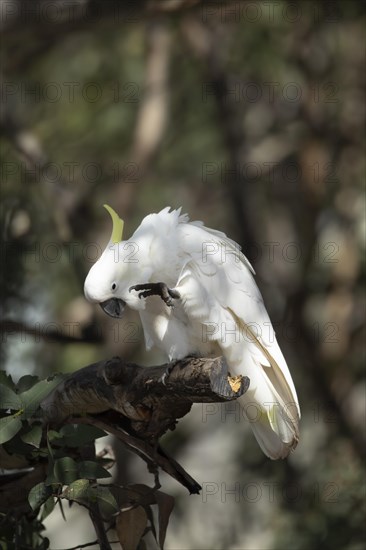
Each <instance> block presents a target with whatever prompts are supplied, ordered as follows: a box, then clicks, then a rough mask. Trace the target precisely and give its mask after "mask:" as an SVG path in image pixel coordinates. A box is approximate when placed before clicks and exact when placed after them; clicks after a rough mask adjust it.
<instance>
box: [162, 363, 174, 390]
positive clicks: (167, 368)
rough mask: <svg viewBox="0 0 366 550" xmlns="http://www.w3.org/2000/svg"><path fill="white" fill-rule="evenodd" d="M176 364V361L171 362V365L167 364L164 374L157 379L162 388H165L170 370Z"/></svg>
mask: <svg viewBox="0 0 366 550" xmlns="http://www.w3.org/2000/svg"><path fill="white" fill-rule="evenodd" d="M177 362H178V361H173V362H172V363H169V365H168V366H167V367H166V369H165V372H164V374H163V375H162V376H161V377H160V378H159V382H161V383H162V384H163V385H164V386H166V383H167V381H168V378H169V376H170V375H171V373H172V370H173V369H174V367H175V365H176V364H177Z"/></svg>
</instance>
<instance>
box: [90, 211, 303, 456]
mask: <svg viewBox="0 0 366 550" xmlns="http://www.w3.org/2000/svg"><path fill="white" fill-rule="evenodd" d="M116 216H117V215H116V214H115V213H113V214H112V217H114V223H115V222H116V218H115V217H116ZM113 240H119V239H112V240H111V241H110V243H109V245H108V246H107V248H106V250H105V251H104V253H103V254H102V256H101V258H100V259H99V260H98V261H97V262H96V264H94V266H93V267H92V268H91V270H90V272H89V274H88V276H87V279H86V281H85V295H86V297H87V298H88V299H89V300H91V301H93V302H98V303H101V304H102V305H103V304H104V305H105V304H106V303H108V304H109V307H110V303H111V302H114V303H115V304H116V303H117V301H119V303H120V304H122V303H123V302H125V304H126V305H127V306H128V307H130V308H132V309H136V310H138V312H139V315H140V318H141V322H142V326H143V329H144V335H145V341H146V345H147V348H151V347H152V346H157V347H158V348H160V349H161V350H163V351H164V352H165V353H166V355H167V356H168V358H169V359H170V360H171V359H180V358H182V357H185V356H187V355H191V354H199V355H202V356H208V355H221V354H222V355H224V357H225V359H226V362H227V364H228V366H229V370H230V372H231V374H232V375H234V374H235V375H236V374H245V375H246V376H248V377H249V379H250V387H249V390H248V391H247V393H246V394H245V395H244V396H243V397H241V398H240V402H241V405H242V406H243V407H244V411H247V412H249V411H250V416H251V418H250V421H251V427H252V429H253V432H254V435H255V437H256V439H257V441H258V443H259V445H260V446H261V448H262V450H263V452H264V453H265V454H266V455H267V456H269V457H270V458H272V459H276V458H284V457H286V456H287V455H288V453H289V452H290V450H291V449H294V448H295V447H296V444H297V442H298V438H299V431H298V423H299V417H300V409H299V404H298V400H297V395H296V390H295V387H294V384H293V381H292V378H291V375H290V372H289V369H288V367H287V364H286V361H285V359H284V357H283V355H282V352H281V350H280V348H279V345H278V343H277V340H276V337H275V334H274V331H273V328H272V325H271V322H270V319H269V316H268V313H267V311H266V309H265V306H264V304H263V300H262V296H261V294H260V292H259V290H258V287H257V285H256V283H255V281H254V278H253V274H254V271H253V269H252V267H251V265H250V263H249V262H248V260H247V259H246V258H245V256H244V255H243V254H242V253H241V252H240V249H239V246H238V245H237V244H236V243H235V242H234V241H232V240H231V239H229V238H228V237H227V236H226V235H225V234H224V233H222V232H220V231H216V230H213V229H209V228H207V227H204V225H203V224H202V223H201V222H190V221H189V219H188V216H187V215H180V210H173V211H170V208H169V207H167V208H164V209H163V210H162V211H161V212H159V213H158V214H150V215H148V216H146V218H144V220H143V221H142V223H141V225H140V226H139V227H138V228H137V230H136V231H135V233H134V234H133V235H132V237H131V238H130V239H129V240H127V241H120V242H112V241H113ZM160 281H163V282H164V283H166V285H167V286H168V287H169V288H170V289H173V291H177V292H178V293H179V295H180V298H178V299H175V300H174V307H173V308H172V307H168V306H167V305H166V304H165V303H164V302H163V300H162V299H161V298H160V297H158V296H151V297H147V298H143V299H139V297H138V293H137V292H136V291H133V290H132V291H130V290H129V289H130V287H131V286H133V285H137V284H145V283H157V282H160ZM117 299H118V300H117ZM121 300H123V302H121ZM105 310H106V311H107V312H108V313H110V314H112V315H114V314H115V313H111V312H110V310H108V309H107V308H106V309H105ZM120 315H121V311H120V310H118V312H117V313H116V314H115V316H120ZM253 411H254V412H255V414H254V418H253Z"/></svg>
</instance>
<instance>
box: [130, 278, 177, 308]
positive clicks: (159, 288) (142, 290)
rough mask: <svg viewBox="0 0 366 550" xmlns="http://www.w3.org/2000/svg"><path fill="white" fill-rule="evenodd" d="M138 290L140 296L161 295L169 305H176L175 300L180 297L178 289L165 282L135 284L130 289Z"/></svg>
mask: <svg viewBox="0 0 366 550" xmlns="http://www.w3.org/2000/svg"><path fill="white" fill-rule="evenodd" d="M132 290H136V292H138V297H139V298H140V299H141V298H147V297H148V296H160V298H161V299H162V300H163V302H164V303H165V304H166V305H167V306H168V307H174V302H173V300H176V299H178V298H180V294H179V292H178V291H176V290H173V289H171V288H169V287H168V286H167V285H166V284H165V283H147V284H143V285H134V286H131V287H130V288H129V291H130V292H131V291H132Z"/></svg>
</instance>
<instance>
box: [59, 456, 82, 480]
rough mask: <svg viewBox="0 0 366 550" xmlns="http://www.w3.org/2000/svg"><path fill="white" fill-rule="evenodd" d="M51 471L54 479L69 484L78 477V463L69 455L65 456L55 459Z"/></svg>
mask: <svg viewBox="0 0 366 550" xmlns="http://www.w3.org/2000/svg"><path fill="white" fill-rule="evenodd" d="M53 471H54V474H55V477H56V480H57V481H59V482H60V483H62V484H63V485H69V484H70V483H72V482H73V481H75V480H76V479H78V465H77V463H76V462H75V460H74V459H73V458H71V457H70V456H65V457H63V458H59V459H58V460H56V461H55V466H54V469H53Z"/></svg>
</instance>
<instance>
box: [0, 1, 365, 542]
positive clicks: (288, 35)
mask: <svg viewBox="0 0 366 550" xmlns="http://www.w3.org/2000/svg"><path fill="white" fill-rule="evenodd" d="M0 8H1V17H2V29H3V57H2V67H3V75H2V100H3V101H2V104H3V108H2V118H1V158H2V169H1V178H2V188H1V193H2V207H1V232H2V245H1V255H2V272H1V298H2V305H1V327H2V344H3V345H2V352H1V353H2V355H1V358H2V364H3V367H2V368H6V370H7V371H8V372H9V373H11V374H12V376H13V377H14V378H15V379H17V378H18V377H19V376H21V375H23V374H26V373H30V374H32V373H36V374H38V375H39V376H42V377H45V376H47V375H49V374H50V373H52V372H56V371H63V372H69V371H73V370H76V369H78V368H80V367H82V366H84V365H86V364H88V363H90V362H93V361H96V360H99V359H102V358H107V357H110V356H112V355H116V354H119V355H121V356H123V357H124V358H128V359H131V360H133V361H135V362H138V363H141V364H158V363H159V361H161V360H162V357H160V356H158V355H157V354H154V353H148V354H147V353H146V352H145V351H144V343H143V338H142V336H143V335H142V329H141V327H140V326H139V325H138V322H137V318H136V317H135V316H134V315H133V314H132V313H130V314H128V316H126V319H125V320H124V322H118V323H116V322H115V321H113V320H111V319H109V318H107V317H106V316H105V314H103V313H102V311H99V308H95V307H92V306H91V305H90V304H88V303H87V302H86V301H85V299H84V297H83V281H84V279H85V276H86V274H87V272H88V270H89V268H90V266H91V265H92V263H93V262H94V261H95V260H96V259H97V257H98V256H99V254H100V253H101V251H102V250H103V249H104V247H105V245H106V243H107V241H108V237H109V234H110V233H109V232H110V220H109V217H108V216H107V215H106V212H105V211H104V210H103V209H102V208H101V205H102V204H103V203H108V204H110V205H112V206H113V208H114V209H115V210H116V211H117V212H119V214H120V215H121V217H122V218H124V220H125V234H126V236H130V235H131V234H132V232H133V230H134V229H135V228H136V227H137V225H138V224H139V223H140V221H141V219H142V217H144V216H145V215H146V214H148V213H150V212H154V211H158V210H160V209H162V208H163V207H165V206H167V205H171V206H172V207H179V206H182V207H183V211H185V212H188V213H189V215H190V217H191V219H201V220H203V221H204V222H205V224H206V225H207V226H209V227H214V228H217V229H221V230H223V231H225V232H226V233H227V234H228V235H229V236H231V237H232V238H234V239H235V240H237V241H238V242H239V244H240V245H241V246H242V248H243V250H244V252H245V254H246V255H247V256H248V258H249V260H250V261H251V262H252V264H253V265H254V267H255V270H256V273H257V283H258V285H259V287H260V289H261V291H262V293H263V296H264V300H265V303H266V305H267V309H268V310H269V313H270V316H271V319H272V321H273V324H274V327H275V330H276V333H277V337H278V339H279V342H280V345H281V347H282V348H283V351H284V354H285V356H286V357H287V359H288V363H289V366H290V370H291V372H292V375H293V378H294V381H295V385H296V387H297V389H298V394H299V399H300V404H301V407H302V422H301V439H300V443H299V445H298V448H297V449H296V451H295V453H293V454H292V455H291V456H290V457H289V459H288V460H286V461H281V462H278V461H276V462H272V461H270V460H268V459H267V458H265V457H264V455H263V454H262V453H261V451H260V449H259V447H258V445H257V444H256V442H255V440H254V437H253V436H252V434H251V430H250V426H249V424H248V421H246V420H245V419H244V418H243V417H242V416H241V414H240V411H238V410H237V409H235V408H233V406H232V405H231V404H230V406H229V404H228V405H226V406H222V407H212V405H210V407H208V406H206V407H205V406H203V405H202V406H198V405H197V406H195V407H194V408H193V410H192V412H191V414H190V415H188V416H187V417H186V418H185V419H183V420H182V422H181V423H180V424H179V426H178V428H177V430H176V431H175V432H174V433H172V434H171V435H169V436H168V437H166V441H165V444H166V446H167V447H168V448H169V449H170V450H171V452H173V454H174V456H175V458H176V459H177V460H179V461H180V463H181V464H183V465H184V467H185V468H186V469H187V470H188V471H189V472H190V474H191V475H193V476H194V477H195V478H196V479H197V480H198V481H199V482H200V483H201V484H202V486H203V491H202V495H201V496H188V495H187V494H186V492H185V491H184V489H183V488H181V487H180V486H178V484H177V483H175V482H174V481H173V480H170V479H168V478H167V477H164V476H162V480H163V488H164V490H166V491H167V492H169V493H170V494H172V495H174V496H175V497H176V499H177V505H176V508H175V510H174V517H173V519H172V521H171V523H170V526H169V530H168V537H167V544H166V546H167V548H169V549H172V550H173V549H177V550H178V549H181V548H195V549H208V548H210V549H214V548H216V549H228V548H232V549H241V550H244V549H256V550H257V549H276V548H278V549H280V548H281V549H283V548H286V549H287V548H288V549H291V550H309V549H313V548H320V547H321V548H324V549H332V550H334V549H335V548H342V549H347V550H359V549H360V550H361V548H364V543H365V528H364V521H363V518H364V513H365V509H364V505H365V498H364V497H365V494H364V493H365V475H364V470H363V466H362V458H363V451H364V435H365V378H364V370H363V364H364V359H365V356H364V340H365V295H364V292H363V288H362V284H361V282H362V275H363V274H364V271H365V262H364V255H363V253H364V247H365V241H364V231H365V218H364V194H363V193H364V174H365V156H364V137H365V126H364V124H365V100H364V98H365V30H364V29H365V19H366V17H365V15H366V14H365V7H364V4H363V3H361V2H358V1H351V0H349V1H347V2H345V1H311V0H310V1H306V2H299V1H292V2H287V1H285V0H277V1H273V2H272V1H258V2H253V1H251V2H250V1H248V2H246V1H243V2H239V1H235V2H230V1H228V2H211V1H210V2H202V1H199V0H145V1H144V0H139V1H135V2H127V1H126V2H122V1H121V2H119V1H116V0H106V1H103V2H97V1H95V0H72V1H68V2H66V1H64V0H53V1H52V2H50V1H49V0H34V1H33V0H2V2H1V4H0ZM116 452H117V455H118V457H119V464H118V468H117V471H116V473H115V475H116V476H117V477H118V478H119V479H120V480H121V479H122V480H127V481H135V482H143V480H144V479H145V478H146V480H147V481H148V479H149V478H148V476H147V474H146V473H145V466H144V464H142V463H140V461H139V459H138V458H137V457H135V456H130V455H128V454H127V453H125V452H124V451H123V450H121V449H120V448H118V447H117V448H116ZM75 508H76V507H73V508H72V509H71V512H70V513H69V518H70V526H71V527H70V529H69V526H68V525H67V526H66V528H65V524H64V523H63V520H62V518H61V517H57V518H56V519H54V518H52V520H51V521H49V523H47V522H46V524H47V528H48V532H47V536H49V537H50V538H51V540H52V544H51V547H53V548H55V547H57V548H60V547H65V546H66V545H69V546H73V545H75V544H78V543H79V544H81V543H83V542H87V541H89V540H92V537H93V535H92V534H91V533H92V531H91V529H92V526H91V525H90V526H89V523H88V518H86V520H85V525H84V524H83V522H82V519H81V515H82V511H80V510H76V509H75ZM88 529H90V531H89V532H88ZM67 531H69V532H67ZM70 531H71V532H70ZM67 537H69V538H67Z"/></svg>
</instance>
